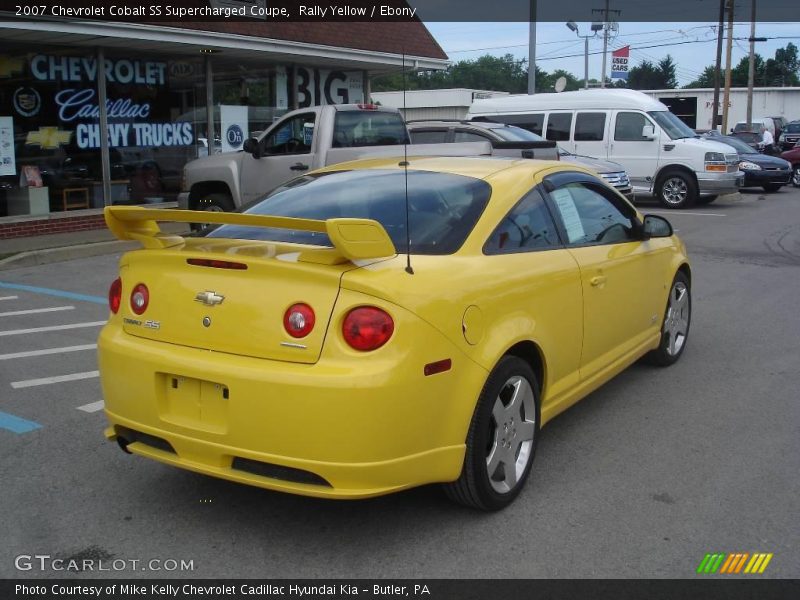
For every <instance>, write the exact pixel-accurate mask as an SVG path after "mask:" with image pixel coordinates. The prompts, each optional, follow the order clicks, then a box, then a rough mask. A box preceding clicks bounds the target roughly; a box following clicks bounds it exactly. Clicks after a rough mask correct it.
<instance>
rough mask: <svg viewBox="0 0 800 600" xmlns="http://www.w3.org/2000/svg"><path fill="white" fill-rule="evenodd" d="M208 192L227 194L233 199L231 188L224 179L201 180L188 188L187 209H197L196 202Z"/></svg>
mask: <svg viewBox="0 0 800 600" xmlns="http://www.w3.org/2000/svg"><path fill="white" fill-rule="evenodd" d="M208 194H227V195H228V196H230V197H231V201H233V193H232V191H231V188H230V187H229V186H228V184H227V183H225V182H224V181H201V182H200V183H195V184H194V185H193V186H192V188H191V189H190V190H189V209H190V210H197V203H198V202H199V201H200V199H202V198H203V197H204V196H207V195H208Z"/></svg>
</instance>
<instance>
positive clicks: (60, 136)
mask: <svg viewBox="0 0 800 600" xmlns="http://www.w3.org/2000/svg"><path fill="white" fill-rule="evenodd" d="M71 138H72V132H71V131H61V130H60V129H59V128H58V127H39V131H29V132H28V137H27V138H26V139H25V144H27V145H28V146H39V147H41V148H46V149H48V150H55V149H56V148H58V147H59V146H61V145H62V144H69V140H70V139H71Z"/></svg>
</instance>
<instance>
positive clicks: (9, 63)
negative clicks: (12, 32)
mask: <svg viewBox="0 0 800 600" xmlns="http://www.w3.org/2000/svg"><path fill="white" fill-rule="evenodd" d="M21 71H22V59H21V58H10V57H8V56H0V77H11V76H12V75H13V74H14V73H20V72H21Z"/></svg>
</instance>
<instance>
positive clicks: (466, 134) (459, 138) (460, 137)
mask: <svg viewBox="0 0 800 600" xmlns="http://www.w3.org/2000/svg"><path fill="white" fill-rule="evenodd" d="M487 140H488V138H487V137H486V136H484V135H480V134H477V133H472V132H471V131H456V133H455V136H454V138H453V141H454V142H485V141H487Z"/></svg>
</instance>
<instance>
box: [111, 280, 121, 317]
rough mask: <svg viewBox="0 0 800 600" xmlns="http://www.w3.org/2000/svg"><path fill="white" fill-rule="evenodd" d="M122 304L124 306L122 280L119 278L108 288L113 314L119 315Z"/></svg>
mask: <svg viewBox="0 0 800 600" xmlns="http://www.w3.org/2000/svg"><path fill="white" fill-rule="evenodd" d="M120 304H122V279H120V278H119V277H117V278H116V279H115V280H114V281H113V282H112V283H111V287H110V288H108V308H110V309H111V312H112V313H114V314H117V313H118V312H119V305H120Z"/></svg>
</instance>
